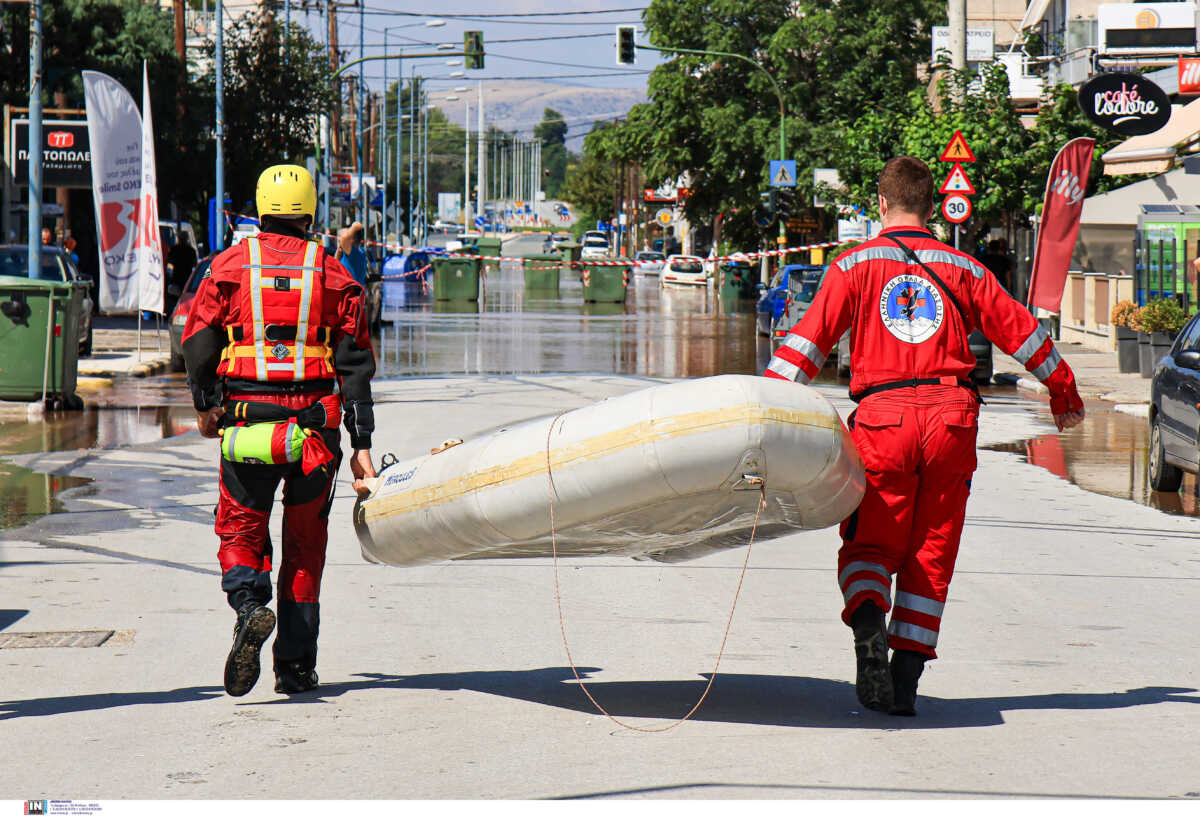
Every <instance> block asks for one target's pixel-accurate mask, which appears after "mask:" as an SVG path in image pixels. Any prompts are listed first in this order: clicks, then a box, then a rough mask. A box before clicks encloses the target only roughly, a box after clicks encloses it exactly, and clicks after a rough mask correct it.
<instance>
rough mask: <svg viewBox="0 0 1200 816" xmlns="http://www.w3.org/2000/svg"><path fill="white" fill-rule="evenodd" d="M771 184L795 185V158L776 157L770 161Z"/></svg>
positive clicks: (774, 185) (781, 185)
mask: <svg viewBox="0 0 1200 816" xmlns="http://www.w3.org/2000/svg"><path fill="white" fill-rule="evenodd" d="M771 186H772V187H795V186H796V160H795V159H776V160H774V161H772V162H771Z"/></svg>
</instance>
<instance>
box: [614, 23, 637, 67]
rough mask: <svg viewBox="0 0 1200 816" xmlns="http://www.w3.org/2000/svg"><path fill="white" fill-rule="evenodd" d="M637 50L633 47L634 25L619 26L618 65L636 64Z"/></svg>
mask: <svg viewBox="0 0 1200 816" xmlns="http://www.w3.org/2000/svg"><path fill="white" fill-rule="evenodd" d="M636 64H637V51H636V49H634V47H633V26H617V65H636Z"/></svg>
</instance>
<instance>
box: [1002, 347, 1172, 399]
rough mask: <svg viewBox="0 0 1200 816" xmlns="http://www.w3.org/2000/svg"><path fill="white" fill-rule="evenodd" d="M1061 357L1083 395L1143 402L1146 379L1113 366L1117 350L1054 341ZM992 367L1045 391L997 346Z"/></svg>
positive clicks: (1028, 386) (1023, 384)
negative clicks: (1120, 370) (1072, 373)
mask: <svg viewBox="0 0 1200 816" xmlns="http://www.w3.org/2000/svg"><path fill="white" fill-rule="evenodd" d="M1056 347H1057V348H1058V351H1059V353H1060V354H1062V356H1063V359H1064V360H1066V361H1067V364H1068V365H1070V366H1071V370H1072V371H1074V372H1075V381H1076V383H1077V384H1078V386H1079V393H1080V395H1081V396H1082V397H1083V398H1084V399H1085V400H1088V399H1098V400H1104V401H1105V402H1111V403H1116V404H1118V405H1130V406H1133V405H1147V404H1149V402H1150V380H1149V379H1148V378H1143V377H1142V376H1141V375H1140V374H1122V373H1121V372H1119V371H1118V370H1117V353H1116V352H1115V351H1109V352H1102V351H1096V350H1094V349H1090V348H1087V347H1085V346H1081V345H1078V344H1075V343H1057V344H1056ZM993 368H994V370H995V373H997V374H1012V375H1016V376H1018V377H1020V382H1018V384H1017V385H1018V387H1020V388H1023V389H1026V390H1029V391H1033V392H1036V393H1043V394H1044V393H1045V392H1046V390H1045V386H1043V385H1042V384H1041V383H1040V382H1038V381H1037V380H1036V379H1034V377H1033V375H1032V374H1030V373H1029V372H1028V371H1026V370H1025V366H1023V365H1021V364H1020V363H1018V362H1017V361H1016V360H1014V359H1013V358H1012V357H1009V356H1008V355H1007V354H1004V353H1003V352H1001V351H1000V350H999V349H995V350H994V356H993Z"/></svg>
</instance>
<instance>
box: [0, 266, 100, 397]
mask: <svg viewBox="0 0 1200 816" xmlns="http://www.w3.org/2000/svg"><path fill="white" fill-rule="evenodd" d="M86 288H87V284H86V283H81V282H72V283H63V282H59V281H44V280H29V279H28V278H19V277H12V276H7V275H3V276H0V348H3V349H4V354H3V355H0V399H6V400H40V399H42V395H43V394H45V396H46V397H47V399H49V398H50V397H55V398H57V399H59V400H61V401H62V403H64V404H66V405H73V404H76V403H77V402H78V399H77V398H76V396H75V378H76V376H77V374H78V363H79V321H80V320H81V319H82V316H83V295H84V290H85V289H86Z"/></svg>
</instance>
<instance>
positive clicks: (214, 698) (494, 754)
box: [0, 376, 1200, 800]
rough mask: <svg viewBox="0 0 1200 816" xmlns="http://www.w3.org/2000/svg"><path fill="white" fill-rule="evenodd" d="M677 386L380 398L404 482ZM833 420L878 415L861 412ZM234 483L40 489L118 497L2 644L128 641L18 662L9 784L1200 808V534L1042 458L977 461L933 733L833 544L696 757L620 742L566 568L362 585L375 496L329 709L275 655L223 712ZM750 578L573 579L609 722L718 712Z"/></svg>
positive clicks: (771, 622) (142, 461) (484, 390)
mask: <svg viewBox="0 0 1200 816" xmlns="http://www.w3.org/2000/svg"><path fill="white" fill-rule="evenodd" d="M650 382H651V381H648V380H646V379H644V378H637V377H617V376H575V377H565V376H559V377H511V378H510V377H447V378H429V379H407V380H397V381H388V382H381V383H379V384H378V386H377V400H378V402H377V405H376V416H377V421H378V427H379V430H378V431H377V432H376V435H375V440H376V442H375V454H376V457H378V456H379V455H381V454H382V453H384V452H388V451H391V452H394V453H396V454H397V455H398V456H400V457H401V458H404V457H407V456H411V455H415V454H417V453H420V452H422V451H427V450H428V449H429V447H430V446H431V445H433V444H436V443H438V442H440V441H441V440H442V439H445V438H447V437H452V436H459V437H466V436H471V435H475V434H478V433H480V432H481V431H483V430H485V429H489V428H493V427H495V426H496V425H498V424H501V423H510V422H513V421H515V420H518V419H521V418H528V417H533V416H543V415H546V414H549V413H554V412H557V411H559V410H561V409H564V408H571V407H576V406H579V405H583V404H587V403H590V402H593V401H595V400H597V399H601V398H603V397H605V396H610V395H617V394H621V393H626V392H628V391H630V390H632V389H635V388H640V387H644V386H646V385H648V384H650ZM819 390H820V391H821V392H822V393H824V394H826V395H827V396H828V397H830V398H831V399H832V400H833V401H834V403H835V404H836V405H837V406H838V407H839V409H840V410H842V411H843V412H846V411H847V410H848V409H849V408H850V407H851V406H850V404H849V402H848V401H847V400H845V398H844V393H845V389H844V387H842V386H837V385H831V386H821V387H820V389H819ZM1048 427H1049V426H1048V418H1047V417H1046V415H1045V412H1044V409H1043V408H1041V407H1040V406H1039V405H1038V404H1037V403H1031V402H1029V401H1027V400H1019V399H1007V400H1006V399H996V400H993V401H992V402H990V403H989V404H988V405H987V406H985V407H984V409H983V413H982V417H981V422H980V431H981V435H980V446H981V448H983V447H985V446H988V445H994V444H998V443H1003V442H1014V441H1020V440H1025V439H1029V438H1032V437H1034V436H1037V435H1039V434H1044V433H1045V432H1046V431H1047V429H1048ZM1077 432H1080V430H1078V429H1077V430H1076V431H1071V432H1070V433H1077ZM217 457H218V454H217V451H216V447H215V444H214V443H213V442H212V441H211V440H204V439H201V438H200V437H199V436H198V435H197V434H195V433H191V434H188V435H186V436H183V437H178V438H175V439H172V440H169V441H164V442H159V443H154V444H149V445H142V446H137V447H130V448H117V449H111V450H88V451H78V452H63V453H47V454H36V455H29V456H22V457H12V458H13V459H14V460H16V461H17V463H18V464H21V465H24V466H26V467H31V468H35V469H37V470H39V471H46V472H51V473H56V474H72V475H76V476H85V477H89V478H91V479H93V480H94V481H93V482H91V483H90V484H88V485H85V486H83V487H80V488H76V489H75V490H73V491H71V492H69V493H67V494H64V497H63V500H64V504H65V506H66V508H67V512H64V513H59V514H56V515H53V516H49V517H46V518H43V519H42V520H40V521H38V522H37V523H35V524H31V525H29V526H26V527H24V528H21V529H18V530H14V531H11V532H9V533H7V534H6V535H4V536H3V537H2V538H0V542H2V546H3V550H2V552H3V562H2V563H0V566H2V567H3V569H0V582H2V583H0V589H2V590H3V593H4V595H3V597H4V598H5V599H6V602H5V606H7V607H9V608H8V609H6V610H0V635H11V634H16V633H24V634H32V633H50V632H64V631H81V630H89V631H95V630H99V631H101V632H103V633H107V632H113V633H114V634H113V635H112V636H110V637H108V639H107V640H106V641H104V642H103V643H102V645H100V646H94V647H86V646H84V645H83V643H84V640H83V636H80V638H79V642H80V646H79V647H62V646H60V647H54V648H51V647H43V648H8V647H4V648H0V661H2V662H3V663H4V678H5V679H4V686H3V691H0V721H2V725H0V728H3V731H4V736H5V742H6V744H9V745H14V746H20V751H19V761H12V762H8V763H6V764H5V766H4V770H3V771H2V772H0V778H2V779H3V788H4V789H5V790H8V791H12V792H13V793H14V794H16V795H21V796H27V795H28V796H32V795H39V796H42V795H44V796H49V797H55V796H69V797H73V798H76V799H110V798H132V799H213V800H218V799H243V798H247V799H289V798H310V799H339V800H341V799H354V798H364V799H425V798H430V799H497V798H515V799H534V798H551V797H588V798H596V797H603V798H609V799H758V798H764V799H765V798H781V799H810V798H871V799H874V798H947V799H950V798H954V799H965V798H1014V797H1021V798H1063V797H1085V798H1090V797H1169V798H1193V797H1195V796H1196V792H1197V791H1200V772H1198V771H1197V768H1196V762H1195V757H1197V756H1200V694H1198V693H1197V689H1198V688H1200V664H1198V663H1197V661H1196V660H1195V659H1194V652H1195V649H1194V648H1193V647H1192V646H1191V645H1189V644H1190V641H1191V636H1190V634H1189V632H1190V629H1189V627H1188V626H1187V625H1186V624H1182V625H1181V623H1180V622H1181V620H1184V621H1186V620H1187V618H1186V615H1187V613H1188V611H1190V610H1192V609H1194V608H1197V606H1200V561H1198V560H1197V556H1196V520H1195V519H1193V518H1186V517H1177V516H1169V515H1165V514H1163V513H1160V512H1158V511H1156V510H1154V509H1152V508H1148V507H1144V506H1141V505H1137V504H1134V503H1132V502H1129V501H1123V500H1119V499H1112V498H1108V497H1105V496H1099V495H1095V494H1091V493H1086V492H1084V491H1082V490H1080V489H1079V488H1078V487H1076V486H1074V485H1072V484H1069V483H1068V482H1065V481H1063V480H1061V479H1058V478H1057V477H1055V476H1053V475H1052V474H1050V473H1049V472H1047V471H1045V470H1043V469H1041V468H1038V467H1034V466H1031V465H1028V464H1025V463H1024V462H1023V461H1022V460H1021V459H1019V458H1018V457H1017V456H1014V455H1012V454H1008V453H1000V452H996V451H990V450H985V449H981V450H980V451H979V464H980V466H979V470H978V471H977V473H976V475H975V478H974V489H973V495H972V498H971V502H970V505H969V506H968V515H967V522H966V532H965V535H964V539H963V547H962V551H961V553H960V555H959V559H958V569H957V576H956V578H955V583H954V586H953V588H952V591H951V596H950V600H949V603H948V604H947V612H946V616H945V620H944V623H943V626H942V641H941V643H940V644H939V653H940V655H941V658H942V659H940V660H938V661H936V662H935V663H933V664H931V665H930V666H929V667H928V668H927V670H926V672H925V676H924V677H923V679H922V681H921V697H920V699H919V701H918V709H919V716H918V717H916V718H915V719H905V718H894V717H888V716H886V715H881V714H876V713H874V712H870V711H864V710H861V709H860V708H859V706H858V704H857V703H856V701H855V695H854V689H853V676H854V674H853V673H854V658H853V654H852V652H851V639H850V634H849V632H848V630H847V629H846V628H845V627H844V626H843V625H842V624H841V622H840V621H839V620H838V613H839V611H840V605H841V596H840V593H839V592H838V589H837V570H836V560H837V559H836V553H837V549H838V545H839V541H838V536H837V531H836V529H834V528H830V529H827V530H821V531H815V532H806V533H800V534H795V535H791V536H788V537H786V538H782V539H777V540H774V541H770V542H761V543H759V544H756V545H755V546H754V549H753V551H752V553H751V554H750V562H749V563H750V566H749V571H748V573H747V575H746V578H745V583H744V585H743V586H742V589H741V596H740V600H739V601H738V603H737V607H736V613H735V614H734V617H733V625H732V629H731V632H730V635H729V641H728V644H727V646H726V650H725V654H724V659H723V661H722V662H721V665H720V674H719V676H718V678H717V680H716V682H715V684H714V685H713V688H712V690H711V692H710V693H709V696H708V698H707V699H706V701H705V702H704V704H703V705H702V706H701V707H700V709H699V710H698V711H697V713H696V715H695V717H694V718H693V720H692V721H691V722H688V723H685V724H684V725H683V726H682V727H680V728H678V729H675V730H673V731H670V732H668V733H665V734H644V733H636V732H632V731H628V730H626V729H624V728H621V727H619V726H618V725H616V724H614V723H613V722H611V721H610V720H607V719H606V718H604V717H603V716H602V715H600V714H598V713H597V712H596V711H595V710H594V709H593V708H592V706H591V704H590V703H589V702H588V700H587V699H586V698H585V697H584V695H583V694H582V692H581V691H580V689H579V688H578V687H577V685H576V684H575V682H574V680H573V677H572V670H571V667H570V665H569V664H568V661H567V658H566V656H565V653H564V647H563V642H562V636H561V634H560V624H559V617H558V612H557V608H556V603H555V581H556V578H555V572H554V568H553V565H552V564H551V562H550V561H548V560H545V559H536V560H513V561H501V560H492V561H462V562H452V563H445V564H436V565H432V566H427V567H419V568H410V569H401V568H395V567H384V566H379V565H372V564H367V563H364V562H363V560H362V557H361V555H360V553H359V550H358V545H357V542H356V540H355V538H354V534H353V532H352V530H351V524H350V512H351V508H352V506H353V499H352V498H351V497H350V495H349V493H350V491H349V483H348V474H347V473H346V471H345V468H343V472H342V474H340V478H339V483H338V488H337V491H338V494H337V498H336V499H335V500H334V502H333V511H332V514H331V522H330V531H331V537H330V548H329V556H328V566H327V568H326V572H325V578H324V583H323V594H322V603H321V608H322V616H323V621H322V624H323V625H322V629H321V654H320V659H319V667H318V668H319V672H320V677H321V682H322V685H321V688H320V689H319V690H318V691H316V692H314V693H311V694H307V695H301V696H296V697H294V698H287V697H283V696H280V695H276V694H275V693H274V692H273V690H272V683H271V678H270V658H269V649H268V650H267V651H268V656H267V659H266V662H267V666H266V672H265V676H264V677H263V679H262V680H260V681H259V683H258V685H257V687H256V688H255V689H254V690H253V691H252V692H251V693H250V694H249V695H247V696H246V697H242V698H236V699H235V698H230V697H227V696H225V694H224V693H223V691H222V688H221V671H222V666H223V663H224V660H225V655H226V652H227V650H228V648H229V643H230V638H231V630H232V626H233V620H234V617H233V612H232V611H231V610H230V609H229V608H228V607H227V606H226V605H225V600H224V596H223V595H222V593H221V591H220V576H219V574H218V567H217V563H216V548H217V544H216V539H215V537H214V535H213V532H212V524H213V516H212V509H213V504H214V502H215V501H216V472H217ZM279 515H280V514H279V509H278V506H277V507H276V510H275V524H273V525H272V530H273V535H277V534H278V520H279ZM275 540H276V542H278V541H279V540H280V539H279V538H275ZM745 555H746V550H745V549H737V550H731V551H728V552H724V553H717V554H714V555H711V556H708V557H705V558H703V559H700V560H697V561H692V562H687V563H683V564H678V565H662V564H657V563H653V562H636V561H632V560H628V559H616V558H586V559H577V560H573V561H570V562H567V563H563V564H561V565H560V569H559V573H558V581H559V585H560V586H561V595H562V611H563V615H564V621H565V632H566V636H567V638H568V639H569V642H570V647H571V654H572V655H573V656H574V660H575V662H576V664H577V666H578V667H579V671H580V674H581V675H582V676H583V677H584V678H585V680H586V682H587V683H588V684H589V688H590V689H591V691H592V693H593V694H594V695H595V696H596V698H597V699H598V700H599V701H600V703H601V704H602V705H604V706H605V707H606V708H607V709H608V710H609V711H611V712H612V713H613V714H614V715H616V716H617V717H619V718H620V719H622V720H624V721H627V722H630V723H632V724H636V725H638V726H642V727H657V726H662V725H666V724H669V723H670V722H671V721H672V720H674V719H675V718H678V717H680V716H682V715H683V714H684V713H685V712H686V711H688V709H689V708H690V707H691V706H692V704H693V703H694V702H695V701H696V700H697V699H698V698H699V697H700V695H701V693H702V692H703V691H704V688H705V684H706V680H707V677H708V676H709V674H710V673H711V672H712V670H713V667H714V664H715V659H716V652H717V648H718V646H719V645H720V643H721V633H722V630H723V629H724V626H725V622H726V619H727V617H728V615H729V611H730V604H731V602H732V600H733V597H734V590H735V587H736V586H737V585H738V579H739V574H740V570H741V566H742V560H743V558H744V557H745ZM1181 615H1182V616H1183V617H1182V618H1181ZM1181 635H1182V637H1181ZM45 637H47V639H48V636H45ZM19 640H24V641H26V643H28V642H31V641H32V638H29V637H26V638H20V639H19ZM33 642H36V641H33ZM60 642H61V641H60ZM14 756H15V755H14Z"/></svg>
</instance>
